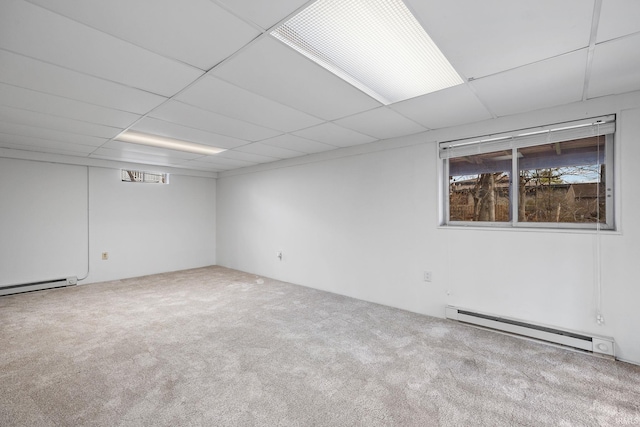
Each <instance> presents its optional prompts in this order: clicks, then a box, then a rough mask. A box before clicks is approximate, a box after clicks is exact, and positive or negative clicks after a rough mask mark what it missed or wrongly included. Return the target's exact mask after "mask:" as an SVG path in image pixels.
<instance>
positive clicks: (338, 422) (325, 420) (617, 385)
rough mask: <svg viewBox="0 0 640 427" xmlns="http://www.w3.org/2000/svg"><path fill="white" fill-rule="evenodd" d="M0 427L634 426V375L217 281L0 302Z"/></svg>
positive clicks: (292, 292)
mask: <svg viewBox="0 0 640 427" xmlns="http://www.w3.org/2000/svg"><path fill="white" fill-rule="evenodd" d="M0 425H1V426H483V425H486V426H614V425H627V426H639V425H640V367H638V366H634V365H629V364H626V363H622V362H614V361H611V360H606V359H601V358H597V357H593V356H590V355H586V354H579V353H575V352H572V351H568V350H564V349H559V348H554V347H550V346H547V345H543V344H538V343H533V342H528V341H524V340H520V339H517V338H513V337H508V336H504V335H500V334H497V333H492V332H489V331H484V330H478V329H475V328H471V327H468V326H464V325H461V324H458V323H455V322H451V321H446V320H441V319H435V318H431V317H426V316H421V315H418V314H413V313H409V312H405V311H401V310H397V309H393V308H389V307H384V306H380V305H376V304H371V303H367V302H362V301H358V300H354V299H350V298H346V297H342V296H338V295H334V294H329V293H325V292H321V291H316V290H312V289H308V288H304V287H300V286H295V285H291V284H288V283H283V282H278V281H275V280H270V279H266V278H259V277H257V276H255V275H250V274H246V273H242V272H238V271H234V270H229V269H225V268H222V267H208V268H202V269H195V270H188V271H182V272H175V273H169V274H162V275H155V276H147V277H142V278H137V279H129V280H122V281H114V282H107V283H100V284H94V285H87V286H78V287H72V288H64V289H57V290H49V291H41V292H34V293H28V294H21V295H14V296H7V297H1V298H0Z"/></svg>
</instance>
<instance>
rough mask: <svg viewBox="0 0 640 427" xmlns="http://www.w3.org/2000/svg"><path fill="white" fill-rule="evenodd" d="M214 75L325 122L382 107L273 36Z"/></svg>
mask: <svg viewBox="0 0 640 427" xmlns="http://www.w3.org/2000/svg"><path fill="white" fill-rule="evenodd" d="M213 74H214V75H216V76H218V77H220V78H222V79H224V80H226V81H228V82H231V83H233V84H234V85H236V86H239V87H242V88H245V89H248V90H250V91H252V92H255V93H257V94H260V95H262V96H264V97H266V98H269V99H272V100H274V101H277V102H280V103H282V104H285V105H288V106H290V107H293V108H296V109H298V110H300V111H304V112H306V113H309V114H311V115H313V116H316V117H320V118H323V119H325V120H334V119H337V118H340V117H344V116H347V115H351V114H355V113H359V112H362V111H366V110H371V109H372V108H376V107H379V106H381V104H380V103H379V102H378V101H376V100H374V99H373V98H371V97H370V96H368V95H366V94H365V93H364V92H361V91H360V90H358V89H356V88H355V87H353V86H351V85H350V84H348V83H346V82H345V81H344V80H342V79H340V78H339V77H336V76H335V75H333V74H332V73H330V72H329V71H327V70H325V69H324V68H322V67H319V66H318V65H316V64H315V63H313V62H312V61H310V60H309V59H307V58H306V57H304V56H302V55H301V54H299V53H298V52H296V51H294V50H293V49H291V48H290V47H288V46H285V45H284V44H282V43H280V42H279V41H277V40H275V39H274V38H272V37H264V38H262V39H261V40H259V41H258V42H256V43H254V44H253V45H251V46H249V47H248V48H247V49H245V50H243V51H242V52H240V54H238V55H237V56H235V57H234V58H233V59H231V60H230V61H228V62H226V63H224V64H222V65H221V66H220V67H218V68H216V69H215V70H214V71H213Z"/></svg>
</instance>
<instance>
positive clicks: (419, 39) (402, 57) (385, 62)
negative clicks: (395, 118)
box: [271, 0, 463, 105]
mask: <svg viewBox="0 0 640 427" xmlns="http://www.w3.org/2000/svg"><path fill="white" fill-rule="evenodd" d="M271 35H272V36H273V37H275V38H276V39H278V40H280V41H281V42H283V43H285V44H287V45H288V46H290V47H292V48H293V49H295V50H297V51H298V52H300V53H302V54H303V55H305V56H307V57H308V58H310V59H312V60H313V61H315V62H316V63H318V64H319V65H321V66H323V67H324V68H326V69H327V70H329V71H331V72H332V73H334V74H335V75H337V76H338V77H340V78H342V79H344V80H346V81H347V82H349V83H350V84H352V85H353V86H355V87H357V88H358V89H360V90H362V91H364V92H365V93H367V94H368V95H370V96H372V97H373V98H375V99H377V100H378V101H380V102H381V103H383V104H385V105H388V104H392V103H394V102H398V101H402V100H405V99H409V98H413V97H416V96H420V95H424V94H427V93H431V92H435V91H437V90H440V89H445V88H448V87H451V86H456V85H458V84H461V83H463V80H462V78H461V77H460V75H458V73H457V72H456V71H455V70H454V69H453V66H452V65H451V64H450V63H449V61H447V59H446V58H445V57H444V55H443V54H442V52H440V49H438V47H437V46H436V45H435V43H434V42H433V41H432V40H431V38H430V37H429V35H428V34H427V33H426V32H425V30H424V28H422V26H421V25H420V24H419V23H418V21H417V20H416V18H415V17H414V16H413V14H412V13H411V12H410V11H409V9H408V8H407V6H406V5H405V4H404V3H403V1H402V0H318V1H316V2H315V3H313V4H311V5H310V6H309V7H307V8H306V9H304V10H302V11H301V12H300V13H298V14H297V15H295V16H294V17H292V18H291V19H289V20H288V21H286V22H285V23H284V24H282V25H280V26H279V27H277V28H276V29H275V30H273V31H272V32H271Z"/></svg>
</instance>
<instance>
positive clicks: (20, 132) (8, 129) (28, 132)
mask: <svg viewBox="0 0 640 427" xmlns="http://www.w3.org/2000/svg"><path fill="white" fill-rule="evenodd" d="M0 133H6V134H10V135H16V136H23V137H30V138H39V139H45V140H53V141H61V142H69V143H74V144H81V145H88V146H91V147H99V146H100V145H102V144H104V143H105V142H106V141H107V139H105V138H98V137H95V136H88V135H79V134H75V133H68V132H61V131H56V130H51V129H45V128H39V127H33V126H28V125H21V124H17V123H6V122H2V121H0Z"/></svg>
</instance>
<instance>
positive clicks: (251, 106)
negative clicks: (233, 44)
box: [176, 76, 322, 132]
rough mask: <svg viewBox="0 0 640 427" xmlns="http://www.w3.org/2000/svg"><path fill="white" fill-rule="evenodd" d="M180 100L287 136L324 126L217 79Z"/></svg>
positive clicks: (206, 81) (203, 82) (200, 84)
mask: <svg viewBox="0 0 640 427" xmlns="http://www.w3.org/2000/svg"><path fill="white" fill-rule="evenodd" d="M176 99H178V100H180V101H183V102H185V103H187V104H191V105H194V106H196V107H200V108H203V109H205V110H209V111H213V112H214V113H218V114H222V115H224V116H227V117H233V118H235V119H239V120H243V121H246V122H249V123H253V124H256V125H258V126H264V127H267V128H271V129H276V130H279V131H283V132H291V131H294V130H298V129H303V128H306V127H309V126H313V125H316V124H319V123H322V120H320V119H318V118H315V117H313V116H310V115H309V114H306V113H303V112H301V111H297V110H295V109H293V108H291V107H287V106H285V105H282V104H279V103H277V102H274V101H271V100H269V99H266V98H264V97H262V96H259V95H256V94H254V93H251V92H249V91H247V90H244V89H241V88H239V87H237V86H234V85H232V84H229V83H227V82H223V81H222V80H220V79H216V78H213V77H209V76H207V77H205V78H203V79H201V80H200V81H198V82H197V83H195V84H194V85H192V86H190V87H189V88H188V89H187V90H185V91H184V92H182V93H180V94H179V95H178V96H177V97H176Z"/></svg>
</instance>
